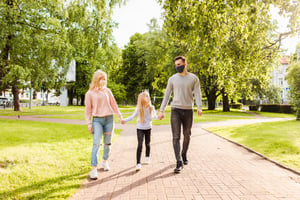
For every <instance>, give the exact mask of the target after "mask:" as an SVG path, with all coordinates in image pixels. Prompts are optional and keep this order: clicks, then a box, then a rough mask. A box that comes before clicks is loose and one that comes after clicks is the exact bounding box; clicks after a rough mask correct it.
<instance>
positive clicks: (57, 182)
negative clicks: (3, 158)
mask: <svg viewBox="0 0 300 200" xmlns="http://www.w3.org/2000/svg"><path fill="white" fill-rule="evenodd" d="M86 174H87V172H86V171H83V172H81V173H76V174H71V175H66V176H60V177H57V178H53V179H47V180H44V181H40V182H36V183H34V184H31V185H27V186H23V187H18V188H16V189H12V190H7V191H5V192H1V193H0V199H52V198H64V199H65V198H68V197H70V196H71V195H72V194H71V193H70V192H69V190H72V189H74V192H75V190H76V189H78V188H79V186H80V183H78V184H74V181H72V180H75V179H78V180H83V179H85V178H86V176H87V175H86ZM65 181H69V182H70V184H66V183H65ZM61 191H66V192H61ZM56 192H59V193H57V194H55V193H56ZM28 194H30V195H28Z"/></svg>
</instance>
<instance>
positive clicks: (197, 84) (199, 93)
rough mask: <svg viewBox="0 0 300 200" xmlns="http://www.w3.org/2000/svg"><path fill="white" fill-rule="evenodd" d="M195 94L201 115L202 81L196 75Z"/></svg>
mask: <svg viewBox="0 0 300 200" xmlns="http://www.w3.org/2000/svg"><path fill="white" fill-rule="evenodd" d="M194 95H195V99H196V105H197V114H198V115H199V116H201V115H202V94H201V89H200V81H199V78H198V77H196V81H195V85H194Z"/></svg>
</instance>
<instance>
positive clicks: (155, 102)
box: [151, 97, 164, 110]
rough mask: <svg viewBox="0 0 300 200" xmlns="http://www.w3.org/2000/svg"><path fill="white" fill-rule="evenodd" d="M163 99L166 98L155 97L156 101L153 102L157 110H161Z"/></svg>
mask: <svg viewBox="0 0 300 200" xmlns="http://www.w3.org/2000/svg"><path fill="white" fill-rule="evenodd" d="M163 99H164V97H155V101H154V99H152V100H151V102H152V104H153V105H154V107H155V109H156V110H159V108H160V105H161V103H162V101H163Z"/></svg>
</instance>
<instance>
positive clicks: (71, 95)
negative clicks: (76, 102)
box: [68, 87, 74, 106]
mask: <svg viewBox="0 0 300 200" xmlns="http://www.w3.org/2000/svg"><path fill="white" fill-rule="evenodd" d="M68 96H69V105H70V106H73V98H74V89H73V87H70V89H68Z"/></svg>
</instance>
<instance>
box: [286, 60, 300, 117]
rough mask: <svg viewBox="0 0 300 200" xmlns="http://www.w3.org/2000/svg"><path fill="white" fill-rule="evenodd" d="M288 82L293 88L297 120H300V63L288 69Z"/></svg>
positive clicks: (292, 96)
mask: <svg viewBox="0 0 300 200" xmlns="http://www.w3.org/2000/svg"><path fill="white" fill-rule="evenodd" d="M286 80H287V82H288V84H289V85H290V88H291V90H290V94H291V98H292V100H293V101H292V102H293V104H294V105H295V106H296V110H297V120H300V62H296V63H294V64H292V65H291V66H289V67H288V74H287V76H286Z"/></svg>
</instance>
